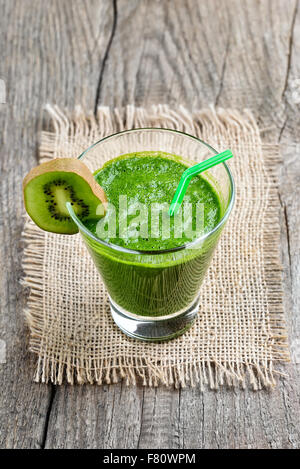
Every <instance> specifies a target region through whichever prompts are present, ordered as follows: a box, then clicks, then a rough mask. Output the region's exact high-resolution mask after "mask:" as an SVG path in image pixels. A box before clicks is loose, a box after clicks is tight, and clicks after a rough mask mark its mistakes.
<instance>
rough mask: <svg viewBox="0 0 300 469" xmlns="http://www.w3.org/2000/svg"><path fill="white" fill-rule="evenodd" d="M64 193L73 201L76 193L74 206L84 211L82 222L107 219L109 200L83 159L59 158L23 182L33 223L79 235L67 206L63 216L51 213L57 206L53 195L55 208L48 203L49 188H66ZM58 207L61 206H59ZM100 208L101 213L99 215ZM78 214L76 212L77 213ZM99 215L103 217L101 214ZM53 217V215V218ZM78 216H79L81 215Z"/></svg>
mask: <svg viewBox="0 0 300 469" xmlns="http://www.w3.org/2000/svg"><path fill="white" fill-rule="evenodd" d="M66 184H67V187H66V192H63V193H64V194H65V195H64V196H63V197H65V198H66V201H67V200H69V201H70V202H72V197H73V196H74V194H76V196H77V199H76V202H75V203H74V205H75V207H74V209H75V208H76V206H77V208H78V209H81V214H82V215H83V217H82V220H83V221H84V220H85V219H97V218H101V217H102V216H104V214H105V211H106V205H107V198H106V195H105V192H104V191H103V189H102V188H101V187H100V186H99V184H98V183H97V182H96V181H95V179H94V177H93V175H92V173H91V172H90V171H89V169H88V168H87V166H86V165H85V164H84V163H83V162H82V161H80V160H77V159H75V158H74V159H73V158H58V159H54V160H51V161H49V162H46V163H42V164H41V165H39V166H36V167H35V168H33V169H32V170H31V171H30V172H29V173H28V174H27V176H26V177H25V178H24V181H23V194H24V204H25V208H26V211H27V213H28V214H29V215H30V217H31V218H32V220H33V221H34V222H35V223H36V224H37V225H38V226H39V227H40V228H42V229H43V230H45V231H51V232H54V233H61V234H74V233H77V232H78V228H77V225H76V224H75V223H74V222H73V220H72V219H71V217H70V216H69V214H68V212H67V210H66V208H65V207H64V210H63V214H62V215H60V214H59V213H55V212H54V211H52V212H51V210H50V208H52V209H53V208H54V205H57V204H56V203H54V202H55V199H54V195H51V196H50V197H52V199H53V203H54V205H52V207H51V206H50V205H47V203H48V202H49V200H47V199H49V198H50V197H49V195H50V194H49V192H50V189H47V187H48V188H49V187H52V186H53V187H54V186H60V185H62V186H63V185H66ZM58 205H59V204H58ZM99 205H101V206H102V211H100V212H99V210H98V209H99ZM75 211H76V210H75ZM99 213H100V215H99ZM51 214H52V215H51ZM78 216H79V215H78Z"/></svg>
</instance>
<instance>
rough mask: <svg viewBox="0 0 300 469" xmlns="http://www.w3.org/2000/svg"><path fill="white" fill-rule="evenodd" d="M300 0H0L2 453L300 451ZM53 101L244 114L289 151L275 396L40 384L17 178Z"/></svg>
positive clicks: (30, 160) (31, 159) (283, 191)
mask: <svg viewBox="0 0 300 469" xmlns="http://www.w3.org/2000/svg"><path fill="white" fill-rule="evenodd" d="M299 6H300V5H299V1H297V0H260V1H259V0H202V1H200V0H186V1H185V0H172V1H167V0H160V1H156V0H149V1H148V0H127V1H126V0H116V1H112V0H48V1H43V0H0V7H1V8H0V11H1V15H0V25H1V26H0V31H1V41H0V48H1V60H0V78H1V79H2V80H4V83H5V84H6V91H7V96H6V104H0V129H1V157H0V158H1V159H0V161H1V211H0V231H1V243H0V259H1V272H0V286H1V297H0V307H1V315H0V327H1V328H0V339H1V340H2V341H5V343H6V347H7V357H6V363H3V364H0V375H1V376H0V446H1V447H4V448H5V447H7V448H12V447H14V448H44V447H45V448H79V447H80V448H247V447H248V448H296V447H298V448H299V446H300V444H299V443H300V378H299V368H300V365H299V363H300V316H299V309H300V308H299V307H300V276H299V268H300V250H299V246H300V230H299V218H298V217H299V212H300V144H299V134H300V132H299V131H300V118H299V110H300V105H299V103H300V60H299V51H300V8H299ZM1 83H2V89H3V82H1ZM0 98H1V95H0ZM3 100H4V99H3V93H2V101H3ZM46 102H51V103H57V104H59V105H61V106H66V107H68V108H72V107H74V105H76V104H78V103H80V104H83V105H84V106H85V107H87V108H95V107H96V106H97V105H98V104H105V105H109V106H123V105H126V104H128V103H135V104H138V105H148V104H151V103H160V102H162V103H169V104H171V105H176V104H178V103H181V104H183V105H185V106H186V107H188V108H201V107H203V106H207V105H209V104H210V103H213V104H215V105H219V106H222V107H236V108H240V109H241V108H244V107H248V108H250V109H251V110H252V111H253V112H254V113H255V115H256V116H257V118H258V120H259V123H260V126H261V127H262V128H264V129H265V132H264V141H268V142H275V143H276V142H279V143H280V144H281V149H282V154H283V158H284V162H283V164H282V171H281V184H280V200H281V228H282V242H281V252H282V261H283V265H284V292H285V298H284V301H285V307H286V319H287V323H288V330H289V336H290V344H291V350H292V358H293V362H292V364H291V365H288V366H287V367H284V371H285V372H286V371H287V372H288V374H289V378H288V379H283V378H280V379H279V382H278V386H277V388H276V389H275V390H274V391H272V392H267V391H262V392H256V393H254V392H252V391H249V390H246V391H237V390H235V391H233V390H230V389H223V390H220V391H218V392H213V391H206V392H204V393H201V392H200V391H199V390H198V389H182V390H174V389H164V388H159V389H149V388H142V387H126V386H125V385H124V384H118V385H111V386H102V387H97V386H82V387H81V386H73V387H71V386H60V387H54V386H52V385H50V384H49V385H37V384H33V382H32V377H33V373H34V363H35V357H33V356H32V355H31V354H30V353H29V352H28V347H27V346H28V329H27V327H26V326H25V321H24V317H23V313H22V311H23V308H24V306H25V300H26V295H25V294H24V292H23V290H22V287H21V285H20V283H19V281H20V278H21V275H22V268H21V255H22V241H21V233H22V227H23V218H22V216H23V204H22V195H21V183H22V179H23V176H24V174H25V173H26V172H27V171H28V170H29V169H30V168H31V167H32V166H34V165H35V164H36V162H37V148H38V131H39V130H40V129H41V127H42V125H43V105H44V104H45V103H46ZM297 362H298V364H297Z"/></svg>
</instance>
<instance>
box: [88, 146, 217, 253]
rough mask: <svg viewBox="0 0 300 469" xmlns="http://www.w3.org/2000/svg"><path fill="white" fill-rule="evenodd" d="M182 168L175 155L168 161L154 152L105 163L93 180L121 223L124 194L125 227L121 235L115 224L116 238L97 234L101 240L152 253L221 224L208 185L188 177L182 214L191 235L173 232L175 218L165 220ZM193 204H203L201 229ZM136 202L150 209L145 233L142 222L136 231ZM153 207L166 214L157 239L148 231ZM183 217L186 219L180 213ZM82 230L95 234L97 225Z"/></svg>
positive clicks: (174, 230)
mask: <svg viewBox="0 0 300 469" xmlns="http://www.w3.org/2000/svg"><path fill="white" fill-rule="evenodd" d="M186 169H187V166H186V165H184V164H183V163H182V162H181V161H180V159H179V158H178V157H175V156H172V158H170V157H168V156H167V155H165V154H163V153H154V152H144V153H131V154H129V155H123V156H121V157H119V158H116V159H114V160H111V161H109V162H108V163H107V164H106V165H105V166H104V167H103V168H102V169H101V170H99V171H97V172H96V180H97V181H98V182H99V184H100V186H101V187H102V188H103V189H104V191H105V193H106V195H107V198H108V200H109V202H110V203H111V204H113V205H114V207H115V208H116V219H117V220H119V219H120V206H119V196H120V194H123V195H126V197H127V206H128V212H129V215H128V217H127V220H128V225H129V229H128V230H126V232H124V235H122V237H121V236H120V230H119V223H117V226H116V232H115V233H114V235H113V236H109V235H106V236H100V237H101V239H103V240H104V241H106V242H109V243H112V244H117V245H118V246H122V247H125V248H128V249H135V250H141V251H152V250H164V249H171V248H175V247H178V246H182V245H183V244H186V243H188V242H190V241H192V240H193V239H196V238H199V237H200V236H201V235H203V234H204V233H207V232H209V231H211V230H212V229H213V228H214V227H215V226H216V225H217V223H218V222H219V220H220V203H219V199H218V197H217V195H216V193H215V192H214V190H213V189H212V187H211V186H210V184H209V183H208V182H207V181H206V180H205V179H204V178H203V177H201V176H198V177H195V178H193V179H192V181H191V182H190V184H189V187H188V189H187V192H186V195H185V197H184V204H183V210H184V209H185V207H186V206H187V204H191V205H190V207H191V211H190V212H189V213H188V212H187V213H186V220H189V222H190V228H191V230H192V231H190V232H189V231H188V230H185V231H184V230H183V228H182V229H180V230H179V232H178V231H177V232H176V228H175V218H174V217H169V216H168V208H169V205H170V203H171V201H172V198H173V195H174V193H175V191H176V188H177V186H178V183H179V181H180V178H181V175H182V173H183V172H184V171H185V170H186ZM197 203H198V204H202V207H201V216H202V219H201V224H200V223H199V225H201V226H199V227H197V223H196V215H197V212H196V204H197ZM138 204H143V206H144V207H147V209H148V217H147V220H146V222H147V226H146V227H145V230H146V231H145V233H144V235H143V233H142V232H141V231H143V230H141V228H140V224H139V226H137V230H138V231H137V230H136V229H135V226H134V225H136V224H137V222H136V220H137V218H136V216H137V213H138V214H139V213H140V210H136V208H137V207H138ZM153 204H160V206H161V207H162V209H163V210H164V212H165V214H166V218H165V220H166V225H165V226H166V227H167V226H169V228H168V229H167V230H166V231H165V232H164V231H163V225H162V219H161V218H160V220H159V223H158V224H157V232H156V233H155V235H156V236H155V237H154V236H153V233H152V231H151V227H152V223H151V222H152V218H151V217H152V214H153V212H151V207H152V206H153ZM202 210H203V211H202ZM130 212H132V214H130ZM161 216H162V215H160V217H161ZM181 219H182V220H184V219H183V217H182V215H181ZM86 226H87V228H88V229H89V230H90V231H91V232H92V233H94V234H95V235H97V227H96V222H93V221H90V222H89V223H86ZM130 226H132V229H130ZM197 228H198V229H197Z"/></svg>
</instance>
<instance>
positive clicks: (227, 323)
mask: <svg viewBox="0 0 300 469" xmlns="http://www.w3.org/2000/svg"><path fill="white" fill-rule="evenodd" d="M47 110H48V112H49V113H50V116H51V119H50V122H49V125H48V131H44V132H42V135H41V142H40V158H41V160H42V161H44V160H46V159H51V158H54V157H56V158H57V157H77V156H78V155H79V153H80V152H81V151H82V150H83V149H85V148H87V147H88V146H89V145H90V144H91V143H93V142H95V141H97V140H98V139H99V138H101V137H103V136H105V135H109V134H112V133H114V132H117V131H119V130H124V129H129V128H133V127H150V126H152V127H166V128H173V129H174V128H176V129H178V130H182V131H184V132H187V133H191V134H193V135H197V136H199V137H201V139H203V140H204V141H206V142H208V143H210V144H211V145H212V146H213V147H215V148H216V149H219V150H224V149H226V148H231V149H232V151H233V153H234V155H235V157H234V158H233V159H232V160H231V161H230V167H231V168H232V171H233V174H234V178H235V181H236V189H237V191H236V192H237V195H236V204H235V208H234V211H233V213H232V215H231V217H230V218H229V221H228V224H227V227H226V228H225V230H224V232H223V235H222V237H221V241H220V243H219V247H218V248H217V251H216V253H215V255H214V258H213V261H212V264H211V266H210V268H209V271H208V273H207V275H206V279H205V281H204V284H203V285H202V288H201V301H200V310H199V315H198V319H197V321H196V323H195V325H194V326H193V327H192V328H191V329H190V330H189V331H188V332H187V333H186V334H185V335H183V336H181V337H179V338H177V339H175V340H172V341H169V342H165V343H145V342H140V341H137V340H133V339H130V338H127V337H126V336H125V335H124V334H123V333H122V332H120V330H119V329H118V328H117V327H116V326H115V325H114V322H113V320H112V318H111V316H110V312H109V306H108V298H107V294H106V291H105V288H104V286H103V284H102V282H101V280H100V277H99V274H98V273H97V271H96V268H95V267H94V265H93V263H92V260H91V258H90V256H89V255H88V253H87V251H86V248H85V246H84V245H83V242H82V240H81V238H80V235H74V236H59V235H55V234H51V233H45V232H43V231H41V230H40V229H39V228H37V227H36V226H35V225H34V224H33V223H32V222H31V221H30V220H27V221H26V226H25V230H24V237H25V240H26V249H25V254H24V259H23V267H24V271H25V278H24V284H25V286H27V287H29V289H30V294H29V299H28V304H27V308H26V317H27V320H28V323H29V327H30V350H32V351H33V352H34V353H36V354H37V369H36V374H35V381H37V382H43V383H46V382H49V381H51V382H52V383H54V384H61V383H62V382H63V381H64V380H65V381H66V382H68V383H70V384H74V383H97V384H102V383H114V382H117V381H118V380H120V379H124V380H125V381H126V383H128V384H129V383H132V384H135V383H137V382H138V381H140V382H141V383H142V384H144V385H148V386H157V385H159V384H165V385H175V386H176V387H177V386H186V385H188V384H189V385H192V386H194V385H199V386H201V388H203V387H204V386H205V385H206V384H208V385H209V387H211V388H218V387H219V386H220V385H222V384H228V385H232V386H242V387H246V386H247V385H250V386H252V387H253V388H254V389H259V388H261V387H264V386H266V387H269V386H274V385H275V382H276V381H275V377H276V373H277V371H276V370H274V364H275V362H277V361H286V360H288V359H289V355H288V349H287V337H286V331H285V325H284V317H283V305H282V285H281V267H280V263H279V220H278V211H279V210H278V207H279V204H278V194H277V177H276V172H277V168H278V161H279V156H278V148H277V146H275V145H269V146H262V142H261V138H260V132H259V129H258V127H257V124H256V122H255V120H254V118H253V116H252V115H251V113H249V112H247V111H244V112H242V113H240V112H237V111H234V110H224V109H219V110H217V111H216V110H215V109H205V110H200V111H197V112H193V113H190V112H188V111H187V110H186V109H184V108H181V107H180V108H178V109H176V110H175V109H171V108H169V107H168V106H165V105H158V106H152V107H150V108H148V109H142V108H135V107H133V106H127V107H126V109H123V110H110V109H108V108H106V107H100V108H99V110H98V113H97V116H96V117H95V116H94V115H93V114H92V113H84V112H83V110H82V109H81V108H80V107H77V108H76V109H75V111H74V112H73V113H67V112H62V111H61V110H60V109H59V108H58V107H56V106H47Z"/></svg>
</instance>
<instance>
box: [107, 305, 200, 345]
mask: <svg viewBox="0 0 300 469" xmlns="http://www.w3.org/2000/svg"><path fill="white" fill-rule="evenodd" d="M109 300H110V310H111V314H112V317H113V320H114V321H115V323H116V324H117V326H118V327H119V328H120V329H121V331H122V332H124V333H125V334H126V335H128V336H129V337H133V338H135V339H139V340H144V341H148V342H161V341H164V340H170V339H174V338H175V337H178V336H180V335H181V334H184V332H186V331H187V330H188V329H189V328H190V327H191V326H192V325H193V323H194V320H195V318H196V316H197V312H198V308H199V298H197V300H196V301H195V302H193V304H192V305H190V306H189V307H188V308H187V309H186V310H184V311H179V312H177V313H175V314H172V315H170V316H160V317H149V316H137V315H134V314H132V313H129V312H128V311H125V310H124V309H123V308H121V307H120V306H118V305H117V304H116V303H115V302H114V301H113V300H112V299H111V298H110V299H109Z"/></svg>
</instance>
